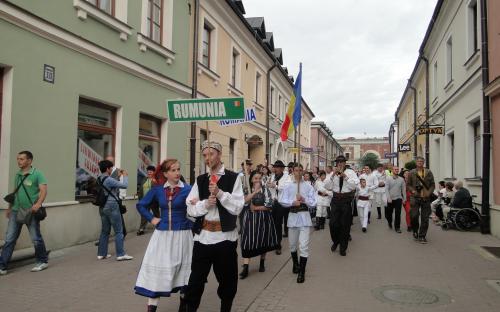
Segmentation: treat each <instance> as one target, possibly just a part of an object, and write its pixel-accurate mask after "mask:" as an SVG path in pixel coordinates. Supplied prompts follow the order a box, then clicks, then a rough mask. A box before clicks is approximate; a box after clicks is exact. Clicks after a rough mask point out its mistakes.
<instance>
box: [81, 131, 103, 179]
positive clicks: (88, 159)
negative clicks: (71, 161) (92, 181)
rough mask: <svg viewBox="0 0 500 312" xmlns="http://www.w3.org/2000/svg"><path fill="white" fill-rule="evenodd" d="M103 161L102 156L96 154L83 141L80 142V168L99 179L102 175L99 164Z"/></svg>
mask: <svg viewBox="0 0 500 312" xmlns="http://www.w3.org/2000/svg"><path fill="white" fill-rule="evenodd" d="M101 160H102V157H101V155H99V154H98V153H96V152H95V151H94V150H93V149H92V148H91V147H90V146H88V145H87V143H85V142H83V140H78V167H80V168H81V169H83V170H85V172H87V173H88V174H89V175H91V176H92V177H94V178H97V176H99V174H100V170H99V162H100V161H101Z"/></svg>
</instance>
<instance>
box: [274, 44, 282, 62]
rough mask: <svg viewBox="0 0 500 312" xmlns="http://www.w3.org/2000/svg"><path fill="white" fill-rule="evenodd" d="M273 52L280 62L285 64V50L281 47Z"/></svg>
mask: <svg viewBox="0 0 500 312" xmlns="http://www.w3.org/2000/svg"><path fill="white" fill-rule="evenodd" d="M273 54H274V57H275V58H276V59H277V60H278V62H279V63H280V64H281V65H283V50H282V49H281V48H276V49H274V51H273Z"/></svg>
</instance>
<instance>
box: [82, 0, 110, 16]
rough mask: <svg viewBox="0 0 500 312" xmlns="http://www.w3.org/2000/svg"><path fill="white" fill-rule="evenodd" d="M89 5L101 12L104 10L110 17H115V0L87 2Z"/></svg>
mask: <svg viewBox="0 0 500 312" xmlns="http://www.w3.org/2000/svg"><path fill="white" fill-rule="evenodd" d="M86 1H87V2H88V3H90V4H92V5H94V6H95V7H96V8H98V9H99V10H102V11H104V12H106V13H108V14H109V15H114V9H115V1H114V0H86Z"/></svg>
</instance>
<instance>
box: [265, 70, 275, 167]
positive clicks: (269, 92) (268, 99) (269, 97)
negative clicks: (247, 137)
mask: <svg viewBox="0 0 500 312" xmlns="http://www.w3.org/2000/svg"><path fill="white" fill-rule="evenodd" d="M276 66H277V63H276V62H274V64H273V66H271V67H270V68H269V69H268V70H267V74H266V78H267V81H266V83H267V90H266V93H267V97H266V99H267V105H266V162H267V165H268V166H269V155H270V152H271V151H270V145H269V143H270V142H269V105H271V72H272V71H273V69H275V68H276Z"/></svg>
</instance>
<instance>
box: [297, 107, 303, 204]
mask: <svg viewBox="0 0 500 312" xmlns="http://www.w3.org/2000/svg"><path fill="white" fill-rule="evenodd" d="M301 100H302V99H301ZM301 102H302V101H301ZM301 104H302V103H301ZM301 108H302V107H301ZM301 123H302V122H299V146H298V151H297V155H298V156H297V158H298V160H299V161H298V164H299V169H300V150H301V145H300V124H301ZM301 181H302V177H300V178H299V182H298V183H297V194H298V195H299V196H300V182H301Z"/></svg>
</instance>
